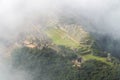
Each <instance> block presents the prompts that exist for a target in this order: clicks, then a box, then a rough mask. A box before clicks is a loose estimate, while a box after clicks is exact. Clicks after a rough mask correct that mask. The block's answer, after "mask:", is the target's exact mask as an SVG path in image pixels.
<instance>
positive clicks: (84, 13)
mask: <svg viewBox="0 0 120 80" xmlns="http://www.w3.org/2000/svg"><path fill="white" fill-rule="evenodd" d="M61 15H64V16H68V17H72V18H75V21H76V22H77V23H78V24H79V23H80V24H81V25H83V27H84V28H86V29H87V30H88V31H89V32H93V33H98V34H102V35H109V36H110V37H112V38H115V39H120V31H119V30H120V26H119V25H120V22H119V21H120V1H119V0H0V39H4V40H7V41H10V42H11V41H12V40H14V39H15V38H16V36H18V34H19V33H21V32H22V31H23V30H24V29H25V27H26V25H31V24H40V25H41V24H44V23H43V22H44V20H47V19H49V18H51V19H53V18H55V19H57V20H58V21H59V18H60V17H61ZM44 27H45V26H43V25H42V28H44ZM5 43H6V42H2V40H1V41H0V48H1V46H5ZM5 49H6V48H2V51H0V55H1V57H0V80H8V79H9V80H16V79H17V80H26V77H27V78H28V76H30V75H29V74H28V73H27V72H26V71H21V70H17V71H14V69H12V68H11V66H10V65H11V64H10V62H8V61H9V60H6V58H4V57H6V54H7V53H6V52H5ZM11 73H12V74H15V75H12V74H11ZM27 80H30V79H27Z"/></svg>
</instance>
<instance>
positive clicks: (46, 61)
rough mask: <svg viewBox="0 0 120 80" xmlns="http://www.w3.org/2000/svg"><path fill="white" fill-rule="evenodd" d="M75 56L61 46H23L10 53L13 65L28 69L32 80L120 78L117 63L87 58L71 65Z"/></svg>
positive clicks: (103, 79)
mask: <svg viewBox="0 0 120 80" xmlns="http://www.w3.org/2000/svg"><path fill="white" fill-rule="evenodd" d="M63 54H64V55H63ZM76 58H77V55H76V54H75V53H74V51H72V50H70V49H65V48H63V47H62V51H60V52H56V51H54V50H53V49H51V48H45V47H44V48H43V49H42V50H40V49H37V48H33V49H31V48H27V47H23V48H17V49H15V50H14V51H13V53H12V63H13V67H14V68H16V69H23V70H26V71H28V72H29V73H30V74H31V75H32V76H33V80H120V76H119V74H120V66H119V65H114V66H110V65H108V64H106V63H104V62H101V61H99V60H87V61H85V62H84V63H82V64H81V67H73V63H72V60H73V59H76Z"/></svg>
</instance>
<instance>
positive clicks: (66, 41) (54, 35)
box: [46, 28, 79, 47]
mask: <svg viewBox="0 0 120 80" xmlns="http://www.w3.org/2000/svg"><path fill="white" fill-rule="evenodd" d="M46 33H47V35H48V36H49V37H50V38H51V39H52V41H53V43H55V44H57V45H63V46H67V47H78V46H79V43H78V42H77V41H75V40H74V41H73V40H72V39H70V38H68V37H67V36H69V35H68V34H66V32H65V31H62V30H60V29H55V28H50V29H48V30H47V31H46Z"/></svg>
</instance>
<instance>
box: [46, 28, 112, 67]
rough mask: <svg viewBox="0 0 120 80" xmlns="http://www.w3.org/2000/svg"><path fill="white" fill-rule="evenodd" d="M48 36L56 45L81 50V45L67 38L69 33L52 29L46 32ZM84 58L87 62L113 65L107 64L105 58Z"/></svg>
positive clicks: (85, 56) (92, 56) (87, 56)
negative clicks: (92, 61)
mask: <svg viewBox="0 0 120 80" xmlns="http://www.w3.org/2000/svg"><path fill="white" fill-rule="evenodd" d="M46 34H47V35H48V37H50V38H51V39H52V41H53V43H54V44H56V45H62V46H66V47H74V48H80V44H79V43H78V42H77V41H75V40H73V39H70V38H68V37H66V36H67V33H66V32H64V31H62V30H60V29H55V28H50V29H48V30H46ZM82 57H83V58H84V59H85V61H87V60H91V59H94V60H98V61H101V62H104V63H106V64H109V65H112V63H110V62H107V61H106V58H104V57H98V56H94V55H91V54H86V55H84V56H82Z"/></svg>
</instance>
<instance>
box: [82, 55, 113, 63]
mask: <svg viewBox="0 0 120 80" xmlns="http://www.w3.org/2000/svg"><path fill="white" fill-rule="evenodd" d="M83 58H84V59H85V61H87V60H91V59H94V60H98V61H101V62H104V63H106V64H109V65H112V63H111V62H107V61H106V58H104V57H99V56H94V55H92V54H88V55H84V56H83Z"/></svg>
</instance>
